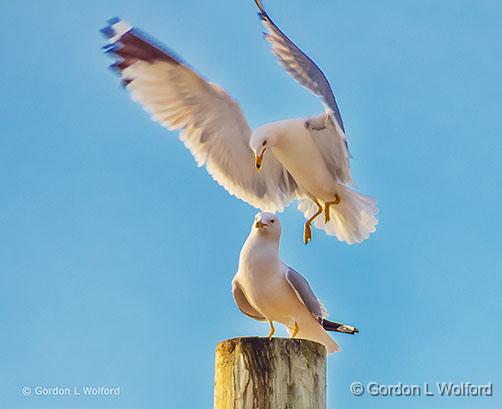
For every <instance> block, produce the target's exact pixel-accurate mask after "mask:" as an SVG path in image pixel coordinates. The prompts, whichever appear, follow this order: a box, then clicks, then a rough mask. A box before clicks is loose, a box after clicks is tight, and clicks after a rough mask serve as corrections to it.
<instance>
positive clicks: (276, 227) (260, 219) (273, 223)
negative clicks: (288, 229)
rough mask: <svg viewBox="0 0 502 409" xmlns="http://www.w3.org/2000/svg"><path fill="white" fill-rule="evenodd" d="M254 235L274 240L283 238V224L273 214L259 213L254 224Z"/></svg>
mask: <svg viewBox="0 0 502 409" xmlns="http://www.w3.org/2000/svg"><path fill="white" fill-rule="evenodd" d="M252 230H253V233H255V234H259V235H264V236H267V237H272V238H279V237H281V222H280V221H279V218H278V217H277V216H276V215H275V214H273V213H266V212H262V213H258V214H257V215H256V216H255V218H254V222H253V227H252Z"/></svg>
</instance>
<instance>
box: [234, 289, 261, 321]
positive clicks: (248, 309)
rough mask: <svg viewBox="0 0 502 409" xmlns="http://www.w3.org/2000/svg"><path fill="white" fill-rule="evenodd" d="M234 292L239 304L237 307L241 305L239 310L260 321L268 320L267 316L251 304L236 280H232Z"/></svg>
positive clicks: (236, 301)
mask: <svg viewBox="0 0 502 409" xmlns="http://www.w3.org/2000/svg"><path fill="white" fill-rule="evenodd" d="M232 293H233V295H234V300H235V303H236V304H237V307H239V310H241V312H243V313H244V314H246V315H247V316H248V317H251V318H254V319H255V320H258V321H265V320H266V319H265V317H263V316H262V315H261V314H260V313H259V312H258V311H256V310H255V309H254V308H253V307H252V306H251V304H249V301H248V300H247V298H246V295H245V294H244V292H243V291H242V289H241V287H240V286H239V284H238V283H237V282H236V281H232Z"/></svg>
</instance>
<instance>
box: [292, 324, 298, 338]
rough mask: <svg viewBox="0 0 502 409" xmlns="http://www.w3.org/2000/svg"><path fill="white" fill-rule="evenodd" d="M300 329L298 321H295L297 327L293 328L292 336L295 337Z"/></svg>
mask: <svg viewBox="0 0 502 409" xmlns="http://www.w3.org/2000/svg"><path fill="white" fill-rule="evenodd" d="M298 331H300V327H299V326H298V323H297V322H295V327H294V328H293V333H292V334H291V338H294V337H296V336H297V335H298Z"/></svg>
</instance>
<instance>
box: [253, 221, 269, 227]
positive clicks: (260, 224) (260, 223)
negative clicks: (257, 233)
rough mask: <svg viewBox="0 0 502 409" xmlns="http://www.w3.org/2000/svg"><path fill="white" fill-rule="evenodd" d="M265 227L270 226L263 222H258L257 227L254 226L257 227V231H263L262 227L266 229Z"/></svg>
mask: <svg viewBox="0 0 502 409" xmlns="http://www.w3.org/2000/svg"><path fill="white" fill-rule="evenodd" d="M265 226H268V224H266V223H263V222H262V221H260V220H258V221H257V222H256V223H255V225H254V227H256V228H257V229H261V228H262V227H265Z"/></svg>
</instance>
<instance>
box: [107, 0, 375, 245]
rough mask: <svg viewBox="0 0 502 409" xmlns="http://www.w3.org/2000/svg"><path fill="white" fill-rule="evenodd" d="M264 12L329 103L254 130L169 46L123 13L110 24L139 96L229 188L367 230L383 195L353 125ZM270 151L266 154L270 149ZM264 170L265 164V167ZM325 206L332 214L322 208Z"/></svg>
mask: <svg viewBox="0 0 502 409" xmlns="http://www.w3.org/2000/svg"><path fill="white" fill-rule="evenodd" d="M256 4H257V5H258V7H259V8H260V16H261V18H262V20H263V23H264V24H265V26H266V27H267V28H268V29H269V31H270V34H268V35H266V38H267V39H268V40H269V41H270V42H271V43H272V46H273V48H272V49H273V51H274V53H275V54H276V55H277V57H278V58H279V60H280V61H281V63H282V64H283V65H284V66H285V67H286V69H287V71H288V72H289V73H290V74H292V75H293V76H294V77H295V78H296V79H297V80H298V81H299V82H300V83H301V84H302V85H304V86H306V87H307V88H308V89H310V90H311V91H312V92H313V93H314V94H316V95H319V96H321V97H322V99H323V102H324V105H325V107H326V112H325V113H322V114H321V115H319V116H315V117H312V118H299V119H290V120H285V121H279V122H275V123H271V124H267V125H264V126H261V127H259V128H257V129H256V130H254V131H253V130H252V129H251V128H250V126H249V125H248V123H247V121H246V118H245V117H244V115H243V114H242V112H241V110H240V108H239V105H238V104H237V103H236V102H235V101H234V100H233V99H232V98H231V97H230V96H229V95H228V94H227V93H226V92H225V91H224V90H223V88H221V87H220V86H218V85H216V84H214V83H211V82H209V81H207V80H205V79H204V78H202V77H201V76H199V75H198V74H197V73H196V72H195V71H194V70H192V69H191V68H190V67H189V66H188V65H187V64H185V63H184V62H183V61H182V60H181V59H180V58H179V57H177V56H176V55H175V54H174V53H173V52H171V51H169V50H168V49H166V48H164V47H162V46H160V45H158V44H157V43H156V42H154V41H153V40H151V39H150V37H148V36H147V35H144V34H142V33H141V32H140V31H139V30H138V29H136V28H133V27H132V26H131V25H130V24H129V23H127V22H125V21H123V20H120V19H118V18H115V19H112V20H109V25H108V26H107V27H105V28H104V29H102V32H103V33H104V34H105V36H106V37H107V38H108V41H109V44H108V45H106V46H105V47H104V49H105V52H106V53H107V54H109V55H110V56H112V57H113V58H115V63H114V64H113V65H112V66H111V67H112V69H113V70H114V71H116V72H117V73H118V74H119V75H120V77H121V78H122V83H123V84H124V86H125V87H126V88H127V90H129V91H130V92H131V95H132V98H133V99H134V100H136V101H138V102H139V103H140V104H141V105H143V107H144V109H145V110H146V111H148V112H149V113H150V114H151V115H152V118H153V119H154V120H155V121H158V122H160V123H161V124H162V125H163V126H165V127H166V128H168V129H170V130H173V131H174V130H179V131H180V133H181V135H180V138H181V140H182V141H183V142H184V144H185V146H186V147H187V148H188V149H189V150H190V152H191V153H192V154H193V156H194V158H195V160H196V162H197V164H198V165H199V166H203V165H205V166H206V168H207V171H208V172H209V174H210V175H211V176H212V177H213V179H214V180H215V181H216V182H218V183H219V184H220V185H222V186H223V187H224V188H225V189H226V190H227V191H228V192H229V193H230V194H232V195H234V196H236V197H238V198H239V199H242V200H244V201H246V202H247V203H249V204H251V205H252V206H254V207H256V208H259V209H260V210H263V211H271V212H278V211H283V210H284V208H285V207H286V206H288V205H289V204H290V203H291V202H292V201H294V200H295V199H297V200H299V205H298V209H299V210H300V211H302V212H303V213H304V215H305V217H306V219H307V221H306V223H305V228H304V241H305V243H308V242H309V241H310V240H311V239H312V228H311V224H312V223H313V222H315V225H316V226H317V227H318V228H320V229H323V230H324V231H326V232H327V233H328V234H330V235H336V236H337V237H338V239H339V240H341V241H344V242H347V243H349V244H353V243H359V242H361V241H363V240H365V239H367V238H368V237H369V235H370V233H372V232H374V231H375V226H376V224H377V222H378V221H377V219H376V214H377V208H376V201H375V200H374V199H373V198H370V197H368V196H364V195H362V194H359V193H356V192H355V191H354V190H352V189H350V188H349V187H348V185H351V184H352V176H351V173H350V167H349V151H348V145H347V140H346V138H345V133H344V127H343V123H342V119H341V116H340V113H339V111H338V107H337V105H336V101H335V97H334V95H333V92H332V90H331V87H330V85H329V83H328V81H327V80H326V78H325V76H324V75H323V73H322V72H321V70H320V69H319V68H318V67H317V66H316V65H315V64H314V63H313V62H312V60H310V59H309V57H307V56H306V55H305V54H304V53H303V52H302V51H301V50H300V49H299V48H297V47H296V46H295V45H294V44H293V43H292V42H291V41H290V40H289V39H288V38H287V37H286V36H285V35H284V34H283V33H282V32H281V31H280V30H279V28H278V27H277V26H276V25H275V24H274V23H273V22H272V20H271V19H270V17H269V16H268V15H267V13H266V12H265V10H264V9H263V6H262V4H261V2H260V1H258V0H256ZM266 151H268V153H267V154H266V155H265V152H266ZM257 171H258V172H257ZM323 212H324V218H323V219H321V218H318V217H319V216H320V215H321V214H322V213H323Z"/></svg>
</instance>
